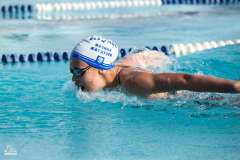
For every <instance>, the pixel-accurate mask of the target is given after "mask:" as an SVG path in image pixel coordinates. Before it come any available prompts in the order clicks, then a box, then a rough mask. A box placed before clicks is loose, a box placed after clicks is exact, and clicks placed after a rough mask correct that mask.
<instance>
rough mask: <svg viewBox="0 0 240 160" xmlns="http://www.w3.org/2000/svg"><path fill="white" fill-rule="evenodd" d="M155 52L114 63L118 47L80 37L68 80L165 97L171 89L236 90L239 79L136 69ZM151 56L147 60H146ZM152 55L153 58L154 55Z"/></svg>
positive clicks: (86, 86) (96, 87)
mask: <svg viewBox="0 0 240 160" xmlns="http://www.w3.org/2000/svg"><path fill="white" fill-rule="evenodd" d="M151 52H155V51H149V52H148V51H144V52H142V53H138V54H133V55H130V56H126V57H125V58H122V59H121V60H119V61H117V62H116V59H117V57H118V48H117V46H116V45H115V44H114V43H113V42H112V41H111V40H107V39H104V38H102V37H98V36H91V37H88V38H86V39H83V40H82V41H81V42H80V43H78V44H77V45H76V47H75V48H74V49H73V51H72V53H71V57H70V72H71V73H72V74H73V76H72V81H73V82H74V83H75V85H76V86H78V87H79V88H81V89H82V90H83V91H89V92H93V91H98V90H101V89H104V88H115V87H118V86H121V87H122V88H124V89H125V90H126V91H127V92H128V93H130V94H134V95H138V96H143V97H154V98H156V97H159V98H163V97H166V96H168V94H169V93H171V92H176V91H181V90H188V91H194V92H218V93H240V81H234V80H226V79H222V78H217V77H213V76H206V75H192V74H185V73H153V72H151V71H148V70H145V69H142V68H139V67H138V66H139V63H141V62H144V61H145V62H146V63H150V64H151V62H153V63H155V65H156V61H153V60H154V59H157V58H158V57H157V56H159V55H160V54H156V53H155V54H153V53H151ZM150 56H151V57H153V58H151V59H153V60H151V61H149V60H148V59H149V58H150ZM154 56H156V57H154Z"/></svg>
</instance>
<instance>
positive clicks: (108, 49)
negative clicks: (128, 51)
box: [70, 36, 118, 70]
mask: <svg viewBox="0 0 240 160" xmlns="http://www.w3.org/2000/svg"><path fill="white" fill-rule="evenodd" d="M117 57H118V47H117V45H115V44H114V43H113V42H112V41H111V40H107V39H104V38H102V37H99V36H91V37H88V38H86V39H83V40H81V42H79V43H78V44H77V45H76V46H75V47H74V49H73V51H72V53H71V57H70V58H71V59H76V60H81V61H84V62H85V63H87V64H89V65H90V66H92V67H94V68H97V69H103V70H107V69H111V68H112V67H113V66H114V64H113V63H114V62H115V60H116V59H117Z"/></svg>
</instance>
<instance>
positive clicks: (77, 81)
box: [72, 76, 81, 87]
mask: <svg viewBox="0 0 240 160" xmlns="http://www.w3.org/2000/svg"><path fill="white" fill-rule="evenodd" d="M72 81H73V82H74V83H75V85H76V86H78V87H80V86H81V82H80V80H79V79H78V78H77V77H76V76H72Z"/></svg>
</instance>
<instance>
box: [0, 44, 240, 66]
mask: <svg viewBox="0 0 240 160" xmlns="http://www.w3.org/2000/svg"><path fill="white" fill-rule="evenodd" d="M239 44H240V39H235V40H220V41H205V42H201V43H186V44H183V43H178V44H172V45H161V46H160V47H158V46H153V47H149V46H146V47H145V48H147V49H149V50H155V51H160V52H159V53H163V54H165V55H168V56H175V57H182V56H187V55H191V54H195V53H199V52H201V51H205V50H210V49H214V48H220V47H225V46H231V45H239ZM133 51H134V49H133V48H128V49H127V48H120V49H119V52H120V55H119V58H121V57H124V56H126V55H127V54H130V53H132V52H133ZM69 55H70V53H68V52H66V51H64V52H38V53H36V54H33V53H30V54H2V55H0V62H1V63H2V64H16V63H26V62H30V63H34V62H51V61H55V62H59V61H68V60H69Z"/></svg>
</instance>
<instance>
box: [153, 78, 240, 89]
mask: <svg viewBox="0 0 240 160" xmlns="http://www.w3.org/2000/svg"><path fill="white" fill-rule="evenodd" d="M150 77H151V76H150ZM152 83H153V84H152V85H153V86H152V87H153V88H152V89H153V90H152V91H153V92H166V91H177V90H189V91H196V92H219V93H240V82H239V81H232V80H225V79H222V78H217V77H212V76H206V75H191V74H180V73H161V74H153V75H152Z"/></svg>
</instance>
